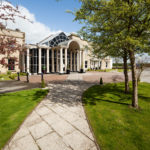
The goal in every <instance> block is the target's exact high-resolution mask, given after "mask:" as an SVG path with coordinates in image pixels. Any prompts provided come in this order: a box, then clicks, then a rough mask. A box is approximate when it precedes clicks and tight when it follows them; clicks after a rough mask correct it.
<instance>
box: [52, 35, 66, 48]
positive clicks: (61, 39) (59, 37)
mask: <svg viewBox="0 0 150 150" xmlns="http://www.w3.org/2000/svg"><path fill="white" fill-rule="evenodd" d="M68 40H69V38H68V37H67V36H66V35H65V34H64V33H63V32H62V33H60V34H59V35H57V36H56V37H54V38H53V39H51V40H50V41H49V46H50V47H55V46H57V45H58V44H59V43H61V42H64V41H68Z"/></svg>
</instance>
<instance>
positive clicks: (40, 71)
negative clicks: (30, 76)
mask: <svg viewBox="0 0 150 150" xmlns="http://www.w3.org/2000/svg"><path fill="white" fill-rule="evenodd" d="M38 73H42V70H41V48H39V71H38Z"/></svg>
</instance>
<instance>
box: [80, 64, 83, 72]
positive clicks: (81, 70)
mask: <svg viewBox="0 0 150 150" xmlns="http://www.w3.org/2000/svg"><path fill="white" fill-rule="evenodd" d="M80 73H84V69H83V63H82V65H81V69H80Z"/></svg>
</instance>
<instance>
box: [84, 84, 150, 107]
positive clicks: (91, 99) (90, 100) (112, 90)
mask: <svg viewBox="0 0 150 150" xmlns="http://www.w3.org/2000/svg"><path fill="white" fill-rule="evenodd" d="M130 89H131V88H130ZM138 97H139V99H142V100H143V101H146V102H150V97H146V96H144V95H143V94H142V93H140V92H139V94H138ZM99 101H103V102H108V103H116V104H122V105H130V104H131V101H132V91H130V92H129V93H128V94H125V93H124V84H123V83H117V84H115V83H114V84H105V85H103V86H100V85H95V86H93V87H91V88H89V89H88V90H87V91H85V92H84V94H83V103H84V104H85V105H87V104H89V105H96V103H97V102H99Z"/></svg>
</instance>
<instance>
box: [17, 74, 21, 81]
mask: <svg viewBox="0 0 150 150" xmlns="http://www.w3.org/2000/svg"><path fill="white" fill-rule="evenodd" d="M17 77H18V79H17V80H18V81H20V73H19V72H17Z"/></svg>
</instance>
